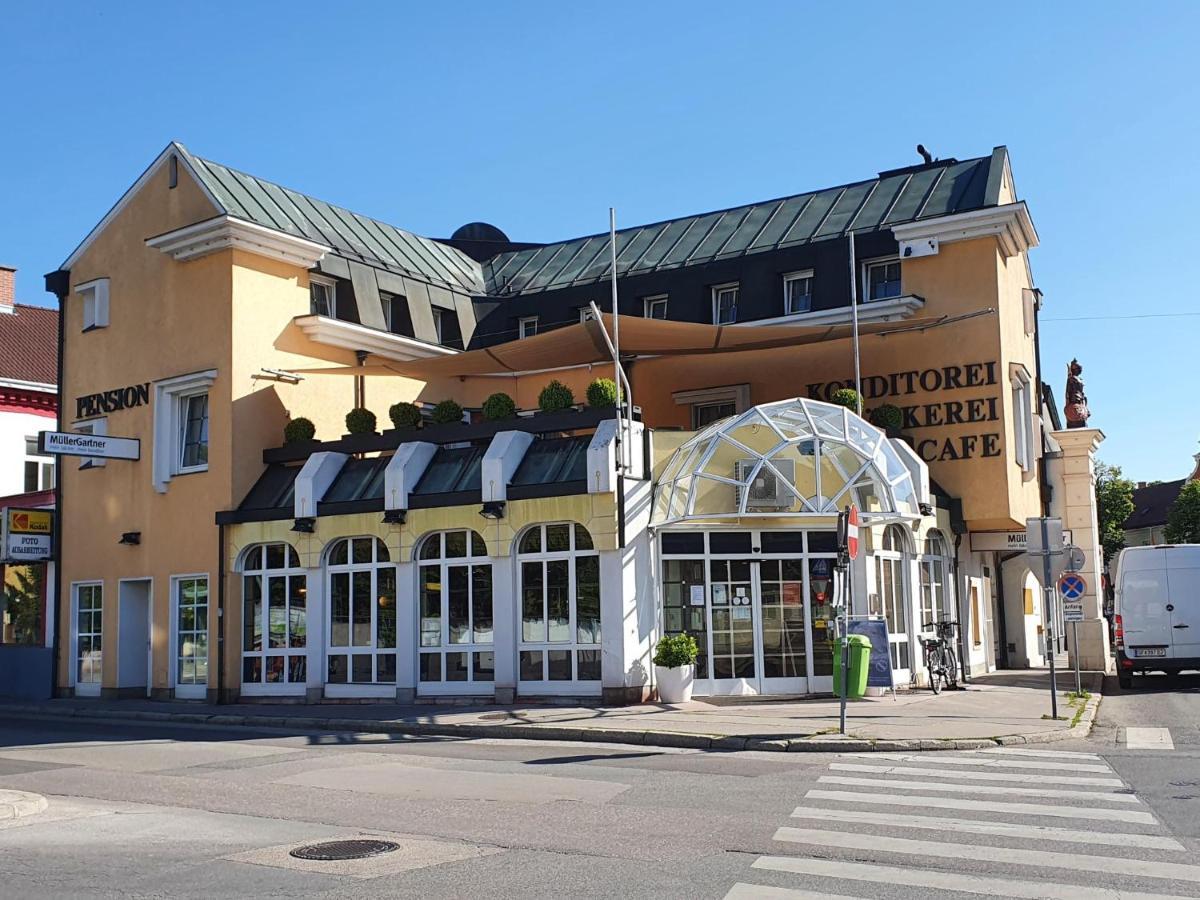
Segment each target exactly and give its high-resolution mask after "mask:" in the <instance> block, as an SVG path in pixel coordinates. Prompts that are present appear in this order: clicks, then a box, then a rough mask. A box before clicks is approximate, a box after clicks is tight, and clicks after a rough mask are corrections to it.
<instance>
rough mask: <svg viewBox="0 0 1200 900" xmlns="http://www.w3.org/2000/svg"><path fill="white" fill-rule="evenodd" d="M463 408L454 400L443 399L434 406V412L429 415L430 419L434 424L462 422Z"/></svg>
mask: <svg viewBox="0 0 1200 900" xmlns="http://www.w3.org/2000/svg"><path fill="white" fill-rule="evenodd" d="M462 420H463V408H462V407H461V406H459V405H458V404H457V403H455V402H454V401H453V400H443V401H442V402H441V403H439V404H438V405H437V406H435V407H434V408H433V412H432V413H431V414H430V416H429V421H431V422H433V424H434V425H454V424H455V423H458V424H459V425H461V424H462Z"/></svg>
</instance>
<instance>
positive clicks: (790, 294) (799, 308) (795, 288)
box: [783, 271, 812, 316]
mask: <svg viewBox="0 0 1200 900" xmlns="http://www.w3.org/2000/svg"><path fill="white" fill-rule="evenodd" d="M811 310H812V272H811V271H807V272H792V273H791V274H790V275H784V276H783V314H784V315H785V316H794V315H796V314H797V313H806V312H809V311H811Z"/></svg>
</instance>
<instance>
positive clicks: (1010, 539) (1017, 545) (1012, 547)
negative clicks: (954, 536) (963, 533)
mask: <svg viewBox="0 0 1200 900" xmlns="http://www.w3.org/2000/svg"><path fill="white" fill-rule="evenodd" d="M1069 543H1071V532H1070V530H1069V529H1064V530H1063V544H1064V545H1066V544H1069ZM1028 546H1029V535H1028V534H1027V533H1026V532H1024V531H972V532H971V552H972V553H986V552H988V551H991V550H997V551H999V552H1001V553H1024V552H1025V550H1026V549H1027V548H1028Z"/></svg>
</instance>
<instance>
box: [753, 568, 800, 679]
mask: <svg viewBox="0 0 1200 900" xmlns="http://www.w3.org/2000/svg"><path fill="white" fill-rule="evenodd" d="M755 565H756V567H757V568H758V598H759V608H760V610H761V618H760V623H761V625H760V628H759V632H760V638H759V642H760V646H761V648H762V664H763V667H762V691H763V693H768V694H802V693H807V691H808V638H807V635H806V629H805V622H806V621H807V616H806V615H805V601H804V595H805V580H806V579H805V576H806V573H805V570H804V560H803V559H764V560H762V561H761V562H758V563H756V564H755Z"/></svg>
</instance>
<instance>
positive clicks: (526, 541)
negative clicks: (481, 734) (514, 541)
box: [517, 523, 600, 690]
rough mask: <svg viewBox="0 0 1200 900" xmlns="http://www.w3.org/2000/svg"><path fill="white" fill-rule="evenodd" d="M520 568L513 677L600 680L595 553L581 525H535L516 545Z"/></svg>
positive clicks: (545, 683)
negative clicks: (515, 671)
mask: <svg viewBox="0 0 1200 900" xmlns="http://www.w3.org/2000/svg"><path fill="white" fill-rule="evenodd" d="M517 554H518V557H519V559H520V565H521V571H520V577H521V635H520V638H521V640H520V651H519V657H518V682H519V683H520V684H524V685H527V686H528V687H530V688H533V689H542V690H546V689H550V690H552V689H553V688H554V687H555V686H556V685H558V686H561V683H562V682H592V683H594V684H593V687H594V688H598V687H599V681H600V557H599V555H598V554H597V553H596V550H595V547H594V545H593V544H592V536H591V535H590V534H588V532H587V529H586V528H584V527H583V526H582V525H573V524H571V523H558V524H553V525H535V526H534V527H533V528H531V529H529V530H528V531H527V532H525V534H524V535H523V536H522V537H521V541H520V544H519V545H518V548H517Z"/></svg>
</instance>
